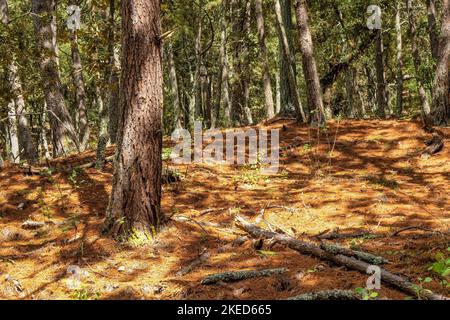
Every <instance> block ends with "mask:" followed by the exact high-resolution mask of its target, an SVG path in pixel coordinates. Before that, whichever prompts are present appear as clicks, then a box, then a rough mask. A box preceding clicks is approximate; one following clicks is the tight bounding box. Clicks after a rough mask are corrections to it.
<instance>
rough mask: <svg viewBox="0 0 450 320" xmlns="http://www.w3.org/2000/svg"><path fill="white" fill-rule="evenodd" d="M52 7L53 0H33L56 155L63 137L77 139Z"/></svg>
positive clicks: (63, 145)
mask: <svg viewBox="0 0 450 320" xmlns="http://www.w3.org/2000/svg"><path fill="white" fill-rule="evenodd" d="M55 9H56V1H55V0H33V1H32V12H33V21H34V28H35V33H36V42H37V47H38V50H39V55H40V57H39V59H40V60H39V62H40V63H39V67H40V73H41V81H42V87H43V91H44V96H45V101H46V103H47V107H48V112H49V119H50V126H51V130H52V139H53V155H54V156H56V157H57V156H61V155H64V154H65V153H66V141H65V140H66V138H69V139H70V140H71V141H72V142H73V143H74V144H75V146H76V147H77V149H79V140H78V137H77V134H76V131H75V127H74V125H73V121H72V118H71V116H70V114H69V112H68V110H67V107H66V103H65V101H64V96H63V93H62V89H61V79H60V75H59V70H58V68H59V58H58V48H57V43H56V16H55Z"/></svg>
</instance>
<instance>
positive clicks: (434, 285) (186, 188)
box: [0, 120, 450, 299]
mask: <svg viewBox="0 0 450 320" xmlns="http://www.w3.org/2000/svg"><path fill="white" fill-rule="evenodd" d="M267 128H279V129H281V132H280V136H281V138H280V140H281V141H280V145H281V147H284V148H285V149H287V148H286V147H288V146H292V148H290V149H289V150H287V151H286V152H284V153H283V155H282V157H281V164H280V166H281V167H280V171H279V173H278V174H276V175H272V176H264V175H262V174H261V173H260V172H259V170H255V169H252V168H249V167H248V166H247V167H242V166H226V165H207V164H192V165H189V166H183V165H174V164H170V163H167V162H166V163H165V165H169V166H170V167H172V168H175V169H176V170H178V172H179V173H180V176H181V177H182V179H181V181H179V182H175V183H172V184H168V185H164V187H163V205H162V206H163V211H164V213H165V214H166V215H168V216H171V219H170V221H169V222H168V223H167V224H166V226H165V227H164V228H163V230H162V231H161V233H160V234H159V235H158V236H157V239H155V240H154V241H153V243H151V244H149V245H146V246H132V245H130V244H120V243H117V242H115V241H113V240H112V239H111V238H109V237H108V236H105V235H102V233H101V230H102V223H103V221H104V218H105V210H106V207H107V204H108V198H109V193H110V191H111V179H112V166H111V164H108V165H107V167H106V170H105V171H104V172H99V171H97V170H96V169H94V168H92V169H85V170H81V171H80V170H70V169H69V170H65V172H53V173H52V174H44V175H42V174H41V175H32V176H26V175H24V174H23V172H22V171H21V170H20V169H19V168H17V167H14V166H9V167H6V168H5V169H3V170H2V171H0V299H285V298H288V297H291V296H295V295H298V294H301V293H307V292H311V291H318V290H326V289H349V290H355V288H358V287H365V285H366V280H367V277H368V276H367V275H365V274H362V273H359V272H357V271H351V270H348V269H346V268H344V267H340V266H337V265H333V264H330V263H328V262H326V261H322V260H319V259H317V258H314V257H310V256H305V255H301V254H299V253H298V252H296V251H293V250H291V249H288V248H286V247H284V246H282V245H280V244H275V246H273V247H272V248H267V247H266V246H264V247H263V248H262V250H256V249H255V242H254V241H253V240H252V239H248V240H246V241H245V238H242V236H244V235H245V232H243V231H242V230H239V229H238V228H236V227H235V226H234V215H235V214H237V213H239V214H241V215H242V216H244V217H246V218H248V219H249V220H251V221H254V220H255V218H256V217H258V216H259V215H260V213H261V210H264V217H265V220H267V221H270V223H271V224H273V225H275V226H277V227H279V228H280V229H282V230H285V231H287V232H288V233H290V234H294V235H295V236H296V237H298V238H300V239H303V240H307V241H311V242H315V243H318V241H317V239H316V238H315V237H314V236H315V235H317V234H320V233H322V232H324V231H326V230H330V231H333V230H335V229H338V230H339V232H340V233H348V232H357V231H365V232H368V233H370V234H371V235H369V236H363V237H355V238H349V239H341V240H333V242H334V243H340V244H342V245H345V246H348V247H353V248H354V247H357V248H359V249H362V250H365V251H368V252H371V253H374V254H377V255H381V256H383V257H385V258H387V259H389V260H390V261H391V263H390V264H388V265H386V269H388V270H389V271H392V272H395V273H398V274H402V275H404V276H406V277H408V278H409V279H411V281H413V282H414V283H416V284H418V285H419V286H421V287H424V288H428V289H431V290H433V291H434V292H436V293H441V294H445V295H448V294H449V293H450V289H449V287H448V285H446V283H445V282H443V280H444V278H443V277H441V276H439V275H438V274H436V273H434V272H433V271H430V270H428V268H429V267H430V265H431V264H432V263H434V262H435V261H436V256H437V257H439V256H440V257H441V259H442V256H447V257H448V255H449V252H448V251H447V248H448V247H449V246H450V241H449V240H450V239H449V237H448V236H444V235H443V234H442V233H439V232H443V233H445V232H448V230H449V225H450V198H449V190H450V161H449V159H450V140H449V137H450V130H449V129H442V132H444V134H445V137H444V139H445V143H446V146H445V147H444V150H443V151H441V152H439V153H437V154H435V155H433V156H431V157H423V156H421V155H420V151H421V150H423V149H424V141H425V140H426V139H428V138H430V135H429V134H426V133H425V132H424V131H423V129H422V128H421V126H420V124H419V123H416V122H410V121H394V120H389V121H375V120H373V121H367V120H365V121H350V120H346V121H340V122H337V121H335V122H332V123H330V124H329V128H328V130H327V133H323V132H322V133H321V137H320V139H317V129H308V128H307V127H306V126H303V125H297V124H295V123H293V122H291V121H287V120H286V121H279V122H276V123H274V124H272V125H269V126H267ZM109 152H110V153H111V152H112V149H109ZM94 156H95V153H94V152H86V153H83V154H82V155H76V156H71V157H68V158H64V159H58V160H56V161H54V162H53V163H52V164H51V165H52V166H55V165H56V166H57V167H59V168H66V169H67V168H70V167H73V166H76V165H79V164H83V163H87V162H90V161H93V159H94ZM209 209H211V210H210V211H206V210H209ZM26 220H33V221H44V222H46V226H45V227H44V228H41V229H38V230H25V229H23V228H22V223H23V222H24V221H26ZM416 226H421V227H423V228H426V230H425V231H424V230H416V229H411V230H408V231H404V232H401V233H400V234H398V235H393V233H395V231H398V230H401V229H402V228H404V227H416ZM432 231H434V232H432ZM438 231H439V232H438ZM236 239H239V240H242V241H235V240H236ZM199 257H201V258H199ZM193 261H194V263H192V262H193ZM70 266H76V267H70ZM78 267H79V268H80V270H81V273H79V276H80V278H81V286H80V287H77V288H71V286H70V284H71V282H70V281H71V279H72V278H73V276H70V275H68V268H69V269H71V268H72V269H73V268H75V269H77V268H78ZM278 267H285V268H288V269H289V271H288V272H287V273H285V274H284V275H281V276H271V277H266V278H255V279H248V280H244V281H239V282H235V283H230V284H224V283H220V284H217V285H209V286H208V285H203V284H201V280H202V279H203V278H204V277H205V276H206V275H209V274H213V273H218V272H224V271H238V270H247V269H265V268H278ZM77 270H78V269H77ZM428 278H429V279H428ZM420 279H421V280H420ZM424 279H426V280H424ZM447 280H448V278H447ZM378 292H379V297H378V298H381V299H405V298H408V297H407V295H406V294H404V293H402V292H400V291H398V290H396V289H395V288H393V287H390V286H387V285H385V284H383V285H382V288H381V289H380V290H378Z"/></svg>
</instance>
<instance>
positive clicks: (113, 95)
mask: <svg viewBox="0 0 450 320" xmlns="http://www.w3.org/2000/svg"><path fill="white" fill-rule="evenodd" d="M115 6H116V2H115V0H110V1H109V35H108V37H109V39H108V55H109V80H108V81H109V84H108V90H109V92H108V118H109V124H108V133H109V141H110V143H112V144H115V143H116V141H117V130H118V126H119V113H120V110H119V85H120V84H119V70H120V61H119V53H118V52H117V50H116V48H115V46H114V44H115V30H116V22H115V12H116V10H115V9H116V7H115Z"/></svg>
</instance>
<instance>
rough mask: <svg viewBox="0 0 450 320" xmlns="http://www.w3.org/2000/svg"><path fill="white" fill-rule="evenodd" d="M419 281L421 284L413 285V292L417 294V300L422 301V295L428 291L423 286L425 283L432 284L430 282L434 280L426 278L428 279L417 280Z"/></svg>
mask: <svg viewBox="0 0 450 320" xmlns="http://www.w3.org/2000/svg"><path fill="white" fill-rule="evenodd" d="M417 280H418V281H419V284H414V285H413V290H414V291H415V293H416V296H417V299H419V300H421V299H422V293H423V292H424V291H425V290H427V289H425V288H424V287H423V285H424V284H425V283H430V282H432V281H433V279H432V278H430V277H426V278H417ZM427 291H429V290H427Z"/></svg>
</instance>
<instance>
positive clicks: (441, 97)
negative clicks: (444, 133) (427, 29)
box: [431, 0, 450, 125]
mask: <svg viewBox="0 0 450 320" xmlns="http://www.w3.org/2000/svg"><path fill="white" fill-rule="evenodd" d="M442 8H443V15H442V24H441V35H440V41H439V54H438V63H437V67H436V76H435V79H434V94H433V110H432V114H431V119H432V121H433V123H434V124H436V125H444V124H450V75H449V73H450V71H449V70H450V0H443V1H442Z"/></svg>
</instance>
